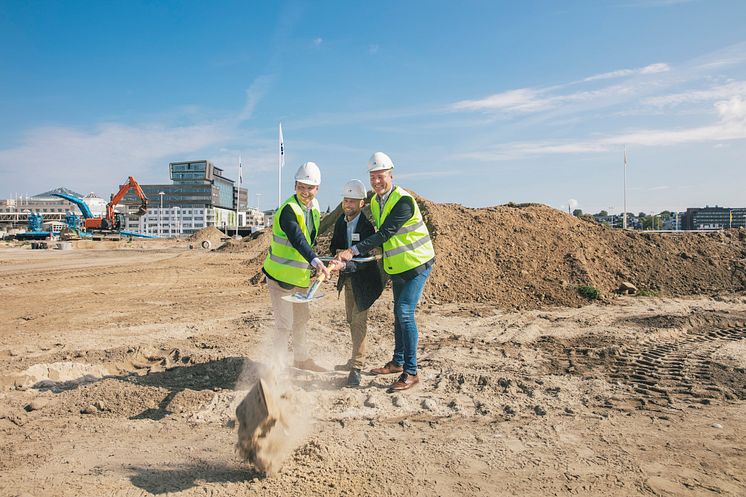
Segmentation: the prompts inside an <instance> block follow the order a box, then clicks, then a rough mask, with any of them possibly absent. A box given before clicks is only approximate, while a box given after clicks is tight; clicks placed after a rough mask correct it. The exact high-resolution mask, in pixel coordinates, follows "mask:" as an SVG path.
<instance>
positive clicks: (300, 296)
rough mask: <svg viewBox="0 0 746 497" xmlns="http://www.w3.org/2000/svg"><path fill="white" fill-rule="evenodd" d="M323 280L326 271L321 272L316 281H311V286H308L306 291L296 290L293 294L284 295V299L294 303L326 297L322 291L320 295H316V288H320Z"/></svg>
mask: <svg viewBox="0 0 746 497" xmlns="http://www.w3.org/2000/svg"><path fill="white" fill-rule="evenodd" d="M322 281H324V273H319V275H318V276H317V277H316V279H315V280H314V282H313V283H311V286H310V287H308V291H307V292H306V293H302V292H296V293H294V294H292V295H285V296H284V297H282V299H283V300H287V301H288V302H292V303H293V304H304V303H306V302H312V301H314V300H320V299H322V298H323V297H324V294H323V293H320V294H319V295H316V290H318V289H319V287H320V286H321V282H322Z"/></svg>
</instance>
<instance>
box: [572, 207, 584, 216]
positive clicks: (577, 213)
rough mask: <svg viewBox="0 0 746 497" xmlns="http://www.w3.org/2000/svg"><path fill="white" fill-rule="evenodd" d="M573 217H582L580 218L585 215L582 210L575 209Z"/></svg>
mask: <svg viewBox="0 0 746 497" xmlns="http://www.w3.org/2000/svg"><path fill="white" fill-rule="evenodd" d="M572 215H573V216H575V217H580V216H582V215H583V210H582V209H575V210H574V211H572Z"/></svg>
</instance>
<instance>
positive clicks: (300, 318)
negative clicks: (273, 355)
mask: <svg viewBox="0 0 746 497" xmlns="http://www.w3.org/2000/svg"><path fill="white" fill-rule="evenodd" d="M267 287H268V288H269V298H270V300H271V301H272V315H273V316H274V318H275V328H276V329H275V336H274V339H273V345H274V348H275V351H278V352H286V351H287V346H288V338H289V336H290V334H291V332H292V335H293V358H294V360H296V361H305V360H306V359H308V344H307V343H306V328H307V325H308V317H309V312H308V304H307V303H306V304H294V303H292V302H288V301H287V300H283V299H282V297H284V296H285V295H292V294H294V293H296V292H305V291H306V290H307V288H298V287H293V288H292V289H290V290H286V289H284V288H282V287H281V286H280V285H279V283H277V282H276V281H274V280H271V279H269V278H267Z"/></svg>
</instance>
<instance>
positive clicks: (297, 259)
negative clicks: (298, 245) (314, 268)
mask: <svg viewBox="0 0 746 497" xmlns="http://www.w3.org/2000/svg"><path fill="white" fill-rule="evenodd" d="M286 205H289V206H290V207H291V208H292V209H293V213H294V214H295V218H296V220H297V221H298V226H299V227H300V229H301V231H302V232H303V235H304V236H305V237H306V241H307V242H308V244H309V245H311V246H313V245H314V243H315V242H316V240H315V238H314V239H313V240H312V239H311V233H309V231H308V227H307V225H306V211H305V208H304V207H303V206H301V205H300V204H299V203H298V200H297V199H296V198H295V195H293V196H291V197H290V198H289V199H287V200H286V201H285V203H284V204H282V205H281V206H280V208H279V209H277V212H276V213H275V219H274V222H273V223H272V241H271V242H269V254H267V258H266V259H264V270H265V271H266V272H267V274H269V275H270V276H272V277H273V278H274V279H276V280H277V281H282V282H283V283H289V284H291V285H294V286H299V287H304V288H305V287H308V285H310V283H311V265H310V264H309V263H308V261H307V260H306V259H305V258H304V257H303V256H302V255H300V252H298V251H297V250H295V248H294V247H293V245H292V244H291V243H290V240H288V236H287V234H285V232H284V231H282V228H280V216H281V214H282V210H283V209H284V208H285V206H286ZM311 216H312V218H313V226H314V232H315V233H316V234H318V232H319V220H320V219H321V213H320V211H319V203H318V202H317V201H316V199H314V200H313V206H312V207H311Z"/></svg>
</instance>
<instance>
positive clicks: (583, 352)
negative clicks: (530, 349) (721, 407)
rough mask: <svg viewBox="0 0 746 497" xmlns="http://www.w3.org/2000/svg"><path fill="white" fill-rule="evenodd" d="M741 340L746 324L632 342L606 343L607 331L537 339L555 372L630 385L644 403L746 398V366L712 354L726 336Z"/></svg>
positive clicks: (552, 372)
mask: <svg viewBox="0 0 746 497" xmlns="http://www.w3.org/2000/svg"><path fill="white" fill-rule="evenodd" d="M740 340H746V328H742V327H732V328H718V329H708V330H690V331H688V332H687V333H685V334H684V335H682V336H679V337H671V338H663V337H653V338H647V339H644V340H642V341H640V342H639V343H636V344H631V345H627V344H623V345H619V344H615V343H607V342H605V339H604V338H603V337H585V338H584V339H582V340H571V341H564V342H563V341H560V340H556V339H554V338H551V337H542V339H541V340H539V341H538V342H537V345H538V348H539V350H540V351H541V352H542V353H543V354H544V356H545V357H546V358H547V360H548V363H549V369H550V371H549V373H550V374H563V375H564V374H571V375H578V376H583V377H598V376H601V377H605V378H606V379H607V380H609V381H611V382H614V383H619V384H624V385H627V386H629V387H630V388H631V389H632V390H633V391H634V392H635V394H636V395H637V396H638V398H637V401H638V402H639V404H640V405H641V406H646V405H658V406H663V407H668V406H670V405H671V404H673V403H674V402H676V401H683V402H686V403H689V404H709V403H711V402H712V401H715V400H719V401H733V400H746V369H745V368H741V367H730V366H727V365H724V364H721V363H720V362H718V361H716V360H714V359H713V356H714V354H715V353H716V352H717V351H718V350H719V349H720V348H721V347H722V346H723V345H725V344H726V343H727V342H734V341H740Z"/></svg>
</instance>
